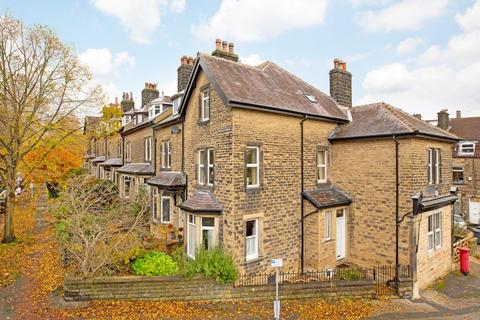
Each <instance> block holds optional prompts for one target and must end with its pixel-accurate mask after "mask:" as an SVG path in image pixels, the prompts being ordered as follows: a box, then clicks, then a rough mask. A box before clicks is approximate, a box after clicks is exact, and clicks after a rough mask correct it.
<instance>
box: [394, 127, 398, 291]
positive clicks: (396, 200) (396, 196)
mask: <svg viewBox="0 0 480 320" xmlns="http://www.w3.org/2000/svg"><path fill="white" fill-rule="evenodd" d="M393 141H394V142H395V290H396V293H397V296H398V295H399V287H398V286H399V279H398V268H399V252H398V251H399V250H398V239H399V230H400V220H399V201H400V199H399V191H400V180H399V178H398V177H399V174H398V171H399V169H398V163H399V159H398V145H399V142H398V140H397V137H396V136H395V135H394V136H393Z"/></svg>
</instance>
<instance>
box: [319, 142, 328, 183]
mask: <svg viewBox="0 0 480 320" xmlns="http://www.w3.org/2000/svg"><path fill="white" fill-rule="evenodd" d="M327 159H328V155H327V150H318V151H317V182H318V183H323V182H327V161H328V160H327Z"/></svg>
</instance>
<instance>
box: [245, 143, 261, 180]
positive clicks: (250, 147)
mask: <svg viewBox="0 0 480 320" xmlns="http://www.w3.org/2000/svg"><path fill="white" fill-rule="evenodd" d="M249 150H255V153H256V157H255V158H256V159H257V161H256V163H246V164H245V165H246V168H247V171H248V168H256V169H257V170H256V178H257V183H256V184H249V183H248V175H247V174H246V175H245V179H247V181H245V185H246V187H247V188H258V187H260V147H258V146H247V154H248V151H249ZM247 158H248V157H247ZM246 161H247V160H246Z"/></svg>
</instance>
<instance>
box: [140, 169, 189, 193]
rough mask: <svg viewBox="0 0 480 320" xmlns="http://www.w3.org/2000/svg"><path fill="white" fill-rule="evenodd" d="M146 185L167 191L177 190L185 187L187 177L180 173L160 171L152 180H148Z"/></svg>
mask: <svg viewBox="0 0 480 320" xmlns="http://www.w3.org/2000/svg"><path fill="white" fill-rule="evenodd" d="M147 183H148V184H150V185H154V186H158V187H164V188H167V189H170V188H171V189H177V188H183V187H185V185H186V184H187V177H186V175H185V173H184V172H182V171H162V172H160V173H159V174H158V175H156V176H155V177H153V178H152V179H149V180H148V181H147Z"/></svg>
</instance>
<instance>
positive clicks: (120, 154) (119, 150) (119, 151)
mask: <svg viewBox="0 0 480 320" xmlns="http://www.w3.org/2000/svg"><path fill="white" fill-rule="evenodd" d="M121 156H122V143H121V142H120V141H119V142H118V144H117V157H121Z"/></svg>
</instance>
